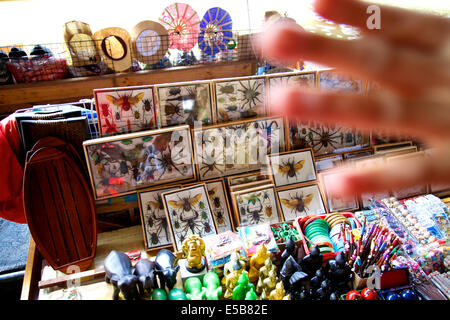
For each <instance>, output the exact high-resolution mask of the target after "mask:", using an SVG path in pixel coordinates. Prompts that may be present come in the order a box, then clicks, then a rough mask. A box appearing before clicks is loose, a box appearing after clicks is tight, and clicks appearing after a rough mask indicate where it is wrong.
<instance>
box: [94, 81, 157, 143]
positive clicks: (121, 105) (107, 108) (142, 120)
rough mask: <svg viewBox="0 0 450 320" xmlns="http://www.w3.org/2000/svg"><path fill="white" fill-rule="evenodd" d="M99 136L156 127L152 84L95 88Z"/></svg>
mask: <svg viewBox="0 0 450 320" xmlns="http://www.w3.org/2000/svg"><path fill="white" fill-rule="evenodd" d="M94 98H95V108H96V110H97V120H98V127H99V131H100V135H101V136H103V137H105V136H111V135H115V134H123V133H131V132H136V131H143V130H150V129H156V128H157V126H158V124H157V121H156V108H155V103H154V99H153V86H134V87H119V88H105V89H94Z"/></svg>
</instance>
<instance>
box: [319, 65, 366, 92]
mask: <svg viewBox="0 0 450 320" xmlns="http://www.w3.org/2000/svg"><path fill="white" fill-rule="evenodd" d="M318 74H319V75H318V82H319V88H320V90H323V91H339V92H354V93H362V92H363V81H362V80H358V79H352V78H351V77H348V76H345V75H342V74H340V73H338V72H336V71H334V70H322V71H319V72H318Z"/></svg>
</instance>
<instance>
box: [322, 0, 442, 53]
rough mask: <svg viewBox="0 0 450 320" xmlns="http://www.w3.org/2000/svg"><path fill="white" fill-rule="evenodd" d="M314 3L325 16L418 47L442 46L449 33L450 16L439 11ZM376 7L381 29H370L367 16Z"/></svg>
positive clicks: (351, 0) (349, 1) (340, 1)
mask: <svg viewBox="0 0 450 320" xmlns="http://www.w3.org/2000/svg"><path fill="white" fill-rule="evenodd" d="M313 6H314V10H315V11H316V12H317V13H318V14H319V15H321V16H322V17H324V18H326V19H329V20H333V21H334V22H336V23H340V24H347V25H352V26H355V27H358V28H359V29H360V30H361V31H362V32H363V33H367V34H371V35H376V36H379V37H382V38H384V39H387V40H388V41H390V42H392V43H395V44H396V45H401V46H409V47H414V48H416V49H419V50H425V51H436V50H439V49H440V48H442V46H443V44H444V40H445V39H448V38H449V35H450V20H449V19H446V18H444V17H440V16H436V15H431V14H425V13H419V12H415V11H411V10H406V9H401V8H396V7H392V6H386V5H380V4H372V3H367V2H362V1H355V0H316V1H315V2H314V4H313ZM376 10H379V11H378V13H379V21H380V25H379V27H380V29H376V28H373V29H369V28H368V24H369V25H371V21H369V22H368V20H369V18H370V16H372V15H374V14H377V12H376Z"/></svg>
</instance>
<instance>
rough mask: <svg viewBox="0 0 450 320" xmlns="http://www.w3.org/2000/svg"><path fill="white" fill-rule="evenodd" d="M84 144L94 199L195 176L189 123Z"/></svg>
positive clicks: (190, 179)
mask: <svg viewBox="0 0 450 320" xmlns="http://www.w3.org/2000/svg"><path fill="white" fill-rule="evenodd" d="M83 148H84V151H85V156H86V161H87V164H88V171H89V176H90V180H91V185H92V189H93V192H94V197H95V199H96V200H98V199H104V198H111V197H115V196H120V195H125V194H130V193H134V192H136V191H137V190H138V189H144V188H148V187H151V186H155V185H161V184H167V183H173V182H177V181H193V180H195V179H196V172H195V168H194V161H193V160H194V159H193V151H192V143H191V135H190V131H189V126H179V127H173V128H165V129H158V130H150V131H142V132H137V133H130V134H125V135H118V136H112V137H104V138H99V139H93V140H87V141H85V142H84V143H83Z"/></svg>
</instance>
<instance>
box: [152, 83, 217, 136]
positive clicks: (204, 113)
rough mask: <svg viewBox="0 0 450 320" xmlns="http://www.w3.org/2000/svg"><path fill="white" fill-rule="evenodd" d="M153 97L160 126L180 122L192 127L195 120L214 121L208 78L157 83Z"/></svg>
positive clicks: (202, 121) (179, 123) (205, 122)
mask: <svg viewBox="0 0 450 320" xmlns="http://www.w3.org/2000/svg"><path fill="white" fill-rule="evenodd" d="M155 97H156V101H157V106H158V125H159V127H160V128H164V127H169V126H174V125H182V124H188V125H189V126H190V127H194V122H197V121H199V122H201V123H202V125H209V124H213V123H214V122H215V119H214V110H213V101H212V91H211V81H210V80H207V81H205V80H200V81H190V82H176V83H168V84H159V85H156V94H155ZM198 106H200V107H198ZM196 107H198V108H199V109H195V108H196ZM172 118H173V119H172Z"/></svg>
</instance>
